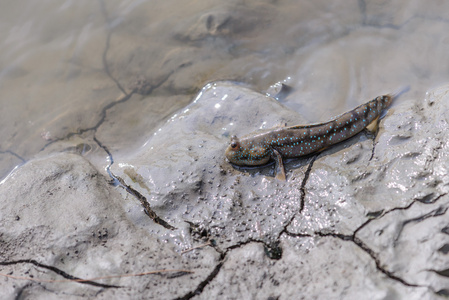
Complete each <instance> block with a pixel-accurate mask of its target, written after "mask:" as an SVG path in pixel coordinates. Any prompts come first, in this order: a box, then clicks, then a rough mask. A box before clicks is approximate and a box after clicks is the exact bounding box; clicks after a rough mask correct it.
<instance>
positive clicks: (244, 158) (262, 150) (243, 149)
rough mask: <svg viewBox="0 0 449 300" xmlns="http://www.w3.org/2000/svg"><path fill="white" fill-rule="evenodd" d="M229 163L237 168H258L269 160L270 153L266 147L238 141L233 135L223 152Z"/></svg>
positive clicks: (247, 140)
mask: <svg viewBox="0 0 449 300" xmlns="http://www.w3.org/2000/svg"><path fill="white" fill-rule="evenodd" d="M225 155H226V158H227V159H228V160H229V162H231V163H233V164H236V165H238V166H259V165H263V164H266V163H267V162H268V161H269V160H270V156H271V152H270V150H269V149H268V148H267V147H263V146H260V145H257V144H256V143H254V141H251V140H249V139H245V140H242V141H240V140H239V139H238V138H237V137H236V136H235V135H233V136H232V137H231V143H230V144H229V146H228V148H226V151H225Z"/></svg>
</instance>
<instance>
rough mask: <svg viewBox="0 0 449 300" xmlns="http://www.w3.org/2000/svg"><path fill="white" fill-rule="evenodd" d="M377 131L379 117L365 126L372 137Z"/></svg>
mask: <svg viewBox="0 0 449 300" xmlns="http://www.w3.org/2000/svg"><path fill="white" fill-rule="evenodd" d="M378 129H379V117H377V118H375V119H374V120H373V121H372V122H371V123H369V124H368V126H366V130H368V131H369V132H371V133H372V134H373V135H374V136H375V135H376V133H377V130H378Z"/></svg>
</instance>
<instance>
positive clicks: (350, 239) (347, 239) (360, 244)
mask: <svg viewBox="0 0 449 300" xmlns="http://www.w3.org/2000/svg"><path fill="white" fill-rule="evenodd" d="M315 234H316V235H317V236H320V237H334V238H338V239H340V240H342V241H345V242H352V243H354V244H355V245H357V246H358V247H359V248H360V249H362V250H363V251H364V252H365V253H366V254H368V255H369V256H370V257H371V259H372V260H373V261H374V263H375V265H376V269H377V270H379V271H380V272H382V273H383V274H385V275H386V276H387V277H388V278H390V279H392V280H395V281H398V282H400V283H401V284H403V285H406V286H408V287H427V286H424V285H419V284H415V283H410V282H407V281H406V280H405V279H403V278H401V277H399V276H396V275H395V274H394V273H393V272H391V271H389V270H387V269H386V268H385V267H383V266H382V264H381V262H380V259H379V258H378V257H377V255H376V253H375V252H374V251H373V250H372V249H371V248H369V247H368V246H367V245H365V243H363V242H362V240H360V239H359V238H357V237H356V236H355V234H353V235H346V234H340V233H322V232H315Z"/></svg>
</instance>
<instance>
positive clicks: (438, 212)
mask: <svg viewBox="0 0 449 300" xmlns="http://www.w3.org/2000/svg"><path fill="white" fill-rule="evenodd" d="M441 196H442V195H440V197H441ZM440 197H438V198H440ZM415 203H417V202H416V201H413V202H411V203H410V204H408V205H407V206H405V207H395V208H392V209H390V210H388V211H387V212H380V213H379V214H378V215H377V216H376V217H374V218H372V219H368V220H367V221H366V222H364V223H363V224H362V225H360V226H359V227H358V228H357V229H356V230H355V231H354V232H353V234H352V235H346V234H340V233H323V232H315V233H314V234H315V235H312V234H303V233H293V232H289V231H288V230H285V231H284V233H285V234H286V235H288V236H291V237H314V236H320V237H334V238H338V239H340V240H342V241H349V242H352V243H354V244H355V245H357V246H358V247H359V248H360V249H362V250H363V251H364V252H365V253H367V254H368V255H369V256H370V257H371V259H372V260H373V261H374V263H375V265H376V269H377V270H379V271H380V272H382V273H383V274H385V275H386V276H387V277H388V278H390V279H392V280H395V281H397V282H400V283H401V284H403V285H406V286H409V287H426V288H429V289H431V290H433V289H432V288H431V287H429V286H425V285H420V284H415V283H410V282H408V281H406V280H405V279H404V278H401V277H399V276H397V275H395V274H394V273H393V272H391V271H389V270H387V269H386V268H385V266H382V264H381V261H380V259H379V258H378V257H377V255H376V253H375V252H374V251H373V250H372V249H371V248H369V247H368V246H367V245H366V244H365V243H364V242H363V241H362V240H361V239H360V238H358V237H357V233H358V232H359V231H360V230H361V229H363V228H364V227H365V226H367V225H368V224H369V223H371V221H373V220H378V219H381V218H383V217H384V216H385V215H387V214H389V213H391V212H394V211H397V210H408V209H409V208H411V207H412V206H413V205H414V204H415ZM447 210H448V208H444V207H442V206H440V207H438V208H436V209H434V210H432V211H430V212H429V213H426V214H424V215H422V216H419V217H416V218H412V219H409V220H406V221H404V222H403V224H402V226H401V231H402V229H403V227H404V226H406V225H407V224H409V223H412V222H420V221H423V220H425V219H428V218H431V217H438V216H441V215H444V214H445V213H446V212H447ZM399 235H400V234H399ZM399 235H398V237H399ZM398 237H397V238H398ZM448 276H449V271H448ZM434 292H435V291H434ZM439 292H442V293H445V290H444V291H443V290H442V291H438V292H435V293H437V294H438V293H439Z"/></svg>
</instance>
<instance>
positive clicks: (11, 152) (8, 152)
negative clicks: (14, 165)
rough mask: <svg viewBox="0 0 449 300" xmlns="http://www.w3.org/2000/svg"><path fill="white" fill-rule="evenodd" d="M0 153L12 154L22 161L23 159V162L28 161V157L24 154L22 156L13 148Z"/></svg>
mask: <svg viewBox="0 0 449 300" xmlns="http://www.w3.org/2000/svg"><path fill="white" fill-rule="evenodd" d="M0 154H10V155H12V156H15V157H16V158H18V159H19V160H20V161H22V163H24V162H26V159H25V158H23V157H22V156H20V155H19V154H17V153H15V152H13V151H11V150H6V151H0Z"/></svg>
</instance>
